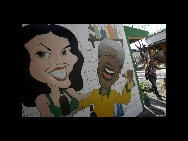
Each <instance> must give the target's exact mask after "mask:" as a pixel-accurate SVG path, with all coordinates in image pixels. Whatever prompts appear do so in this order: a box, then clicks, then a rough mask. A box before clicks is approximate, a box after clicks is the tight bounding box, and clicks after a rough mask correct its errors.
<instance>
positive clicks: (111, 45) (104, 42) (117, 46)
mask: <svg viewBox="0 0 188 141" xmlns="http://www.w3.org/2000/svg"><path fill="white" fill-rule="evenodd" d="M107 47H109V48H111V49H112V50H113V51H116V52H117V54H118V65H119V66H120V67H123V64H124V60H125V51H124V50H123V47H122V46H121V45H120V44H119V43H117V42H116V41H113V40H111V39H108V38H105V39H103V40H102V41H101V42H100V44H99V47H98V53H99V54H98V56H102V55H103V53H104V51H105V50H106V48H107Z"/></svg>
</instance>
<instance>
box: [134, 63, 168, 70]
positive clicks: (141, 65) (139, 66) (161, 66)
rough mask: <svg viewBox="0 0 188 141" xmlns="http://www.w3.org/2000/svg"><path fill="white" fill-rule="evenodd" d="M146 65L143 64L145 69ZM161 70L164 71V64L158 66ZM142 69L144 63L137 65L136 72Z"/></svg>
mask: <svg viewBox="0 0 188 141" xmlns="http://www.w3.org/2000/svg"><path fill="white" fill-rule="evenodd" d="M146 66H147V64H145V67H146ZM158 66H159V67H160V68H161V69H166V64H160V65H158ZM143 69H144V63H137V71H141V70H143Z"/></svg>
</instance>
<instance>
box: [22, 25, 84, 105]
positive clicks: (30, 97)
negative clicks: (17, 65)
mask: <svg viewBox="0 0 188 141" xmlns="http://www.w3.org/2000/svg"><path fill="white" fill-rule="evenodd" d="M50 31H51V32H52V33H53V34H55V35H57V36H59V37H64V38H67V39H68V40H69V42H70V45H71V50H70V51H71V53H72V54H74V55H76V56H77V57H78V61H77V62H76V63H75V65H74V67H73V70H72V71H71V72H70V74H69V79H70V81H71V85H70V87H69V88H73V89H74V90H75V91H79V90H81V89H82V88H83V79H82V76H81V70H82V65H83V63H84V58H83V56H82V54H81V53H80V51H79V50H78V41H77V38H76V37H75V35H74V34H73V33H72V32H71V31H70V30H68V29H67V28H65V27H62V26H58V25H55V24H50V25H48V24H30V25H27V26H25V27H22V42H23V46H22V102H23V104H24V105H25V106H27V107H34V106H36V104H35V99H36V97H37V96H38V95H40V94H49V93H50V92H51V90H50V88H49V87H48V86H47V84H45V83H42V82H40V81H38V80H36V79H34V78H33V77H32V76H31V74H30V71H29V67H30V61H31V59H30V54H29V52H28V51H27V49H26V48H25V46H24V45H25V44H26V43H28V42H29V41H30V40H31V39H33V38H34V37H35V36H36V35H41V34H47V33H49V32H50ZM60 89H61V88H60Z"/></svg>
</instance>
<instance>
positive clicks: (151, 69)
mask: <svg viewBox="0 0 188 141" xmlns="http://www.w3.org/2000/svg"><path fill="white" fill-rule="evenodd" d="M147 68H148V72H149V73H152V74H155V75H156V67H155V66H147Z"/></svg>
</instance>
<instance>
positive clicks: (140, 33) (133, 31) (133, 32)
mask: <svg viewBox="0 0 188 141" xmlns="http://www.w3.org/2000/svg"><path fill="white" fill-rule="evenodd" d="M124 31H125V32H126V36H135V37H147V36H148V34H149V32H148V31H145V30H141V29H137V28H132V27H129V26H124Z"/></svg>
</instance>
